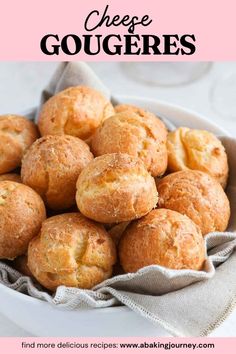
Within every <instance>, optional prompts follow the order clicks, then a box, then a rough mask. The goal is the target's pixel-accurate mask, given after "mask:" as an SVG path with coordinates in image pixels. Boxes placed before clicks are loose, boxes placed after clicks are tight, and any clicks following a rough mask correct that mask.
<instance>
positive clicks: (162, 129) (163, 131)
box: [114, 104, 167, 139]
mask: <svg viewBox="0 0 236 354" xmlns="http://www.w3.org/2000/svg"><path fill="white" fill-rule="evenodd" d="M114 108H115V112H116V113H121V112H125V111H126V112H127V111H128V112H132V113H136V114H138V115H139V116H140V117H143V118H144V119H145V118H146V117H152V118H155V119H156V124H158V129H159V134H160V135H162V136H163V137H164V138H165V139H166V136H167V128H166V126H165V124H164V123H163V122H162V120H161V119H159V118H158V117H157V116H156V115H155V114H154V113H152V112H149V111H147V110H146V109H143V108H141V107H137V106H134V105H132V104H118V105H116V106H115V107H114Z"/></svg>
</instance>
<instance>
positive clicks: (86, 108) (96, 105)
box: [38, 86, 114, 140]
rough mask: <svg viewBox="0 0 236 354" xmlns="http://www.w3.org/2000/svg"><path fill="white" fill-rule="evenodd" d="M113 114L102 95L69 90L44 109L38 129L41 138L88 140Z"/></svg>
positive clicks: (87, 90)
mask: <svg viewBox="0 0 236 354" xmlns="http://www.w3.org/2000/svg"><path fill="white" fill-rule="evenodd" d="M113 114H114V109H113V106H112V104H111V103H110V102H109V101H108V100H107V99H106V98H105V97H104V96H103V95H102V94H101V93H100V92H98V91H96V90H94V89H92V88H90V87H86V86H76V87H69V88H67V89H66V90H64V91H61V92H59V93H57V94H56V95H55V96H52V97H51V98H50V99H49V100H48V101H47V102H46V103H45V104H44V105H43V107H42V110H41V112H40V114H39V123H38V125H39V130H40V133H41V135H54V134H68V135H73V136H77V137H78V138H81V139H83V140H86V139H88V138H89V137H90V136H91V135H92V134H93V133H94V132H95V130H96V128H97V127H98V126H99V125H100V124H101V123H102V122H103V121H104V120H105V119H106V118H108V117H110V116H111V115H113Z"/></svg>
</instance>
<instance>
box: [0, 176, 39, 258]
mask: <svg viewBox="0 0 236 354" xmlns="http://www.w3.org/2000/svg"><path fill="white" fill-rule="evenodd" d="M45 217H46V212H45V207H44V203H43V201H42V199H41V197H40V196H39V195H38V194H37V193H36V192H35V191H34V190H33V189H31V188H30V187H27V186H25V185H23V184H22V183H17V182H12V181H2V182H0V259H3V258H6V259H14V258H16V257H17V256H20V255H22V254H25V253H26V251H27V248H28V244H29V241H30V240H31V239H32V238H33V237H34V236H35V235H37V234H38V232H39V230H40V228H41V224H42V222H43V220H44V219H45Z"/></svg>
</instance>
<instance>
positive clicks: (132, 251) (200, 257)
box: [119, 209, 205, 273]
mask: <svg viewBox="0 0 236 354" xmlns="http://www.w3.org/2000/svg"><path fill="white" fill-rule="evenodd" d="M119 256H120V262H121V265H122V267H123V269H124V270H125V272H126V273H128V272H136V271H137V270H139V269H140V268H143V267H146V266H149V265H154V264H155V265H160V266H163V267H167V268H171V269H194V270H200V269H202V267H203V264H204V260H205V245H204V240H203V237H202V234H201V231H200V229H199V227H198V226H196V225H195V224H194V222H192V220H190V219H189V218H188V217H187V216H184V215H181V214H180V213H177V212H175V211H172V210H168V209H155V210H152V211H151V212H150V213H149V214H147V215H146V216H144V217H142V218H141V219H139V220H137V221H133V222H132V223H131V224H130V225H129V226H128V228H127V229H126V231H125V232H124V234H123V236H122V238H121V241H120V244H119Z"/></svg>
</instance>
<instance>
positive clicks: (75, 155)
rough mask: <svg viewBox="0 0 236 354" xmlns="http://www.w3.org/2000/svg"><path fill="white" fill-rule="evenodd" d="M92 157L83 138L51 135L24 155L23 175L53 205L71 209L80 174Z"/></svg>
mask: <svg viewBox="0 0 236 354" xmlns="http://www.w3.org/2000/svg"><path fill="white" fill-rule="evenodd" d="M92 159H93V155H92V153H91V152H90V150H89V147H88V145H87V144H86V143H85V142H84V141H82V140H80V139H79V138H75V137H73V136H70V135H47V136H45V137H42V138H40V139H38V140H37V141H36V142H35V143H34V144H33V145H32V146H31V147H30V149H28V151H27V152H26V154H25V155H24V158H23V160H22V168H21V178H22V181H23V183H25V184H27V185H28V186H30V187H32V188H33V189H34V190H36V191H37V192H38V193H39V194H40V195H41V196H42V198H43V199H44V201H45V203H46V205H47V206H48V207H49V208H51V209H55V210H60V209H67V208H70V207H71V206H72V205H74V204H75V192H76V181H77V178H78V176H79V174H80V172H81V171H82V169H83V168H84V167H85V166H86V165H87V164H88V163H89V162H90V161H91V160H92Z"/></svg>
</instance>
